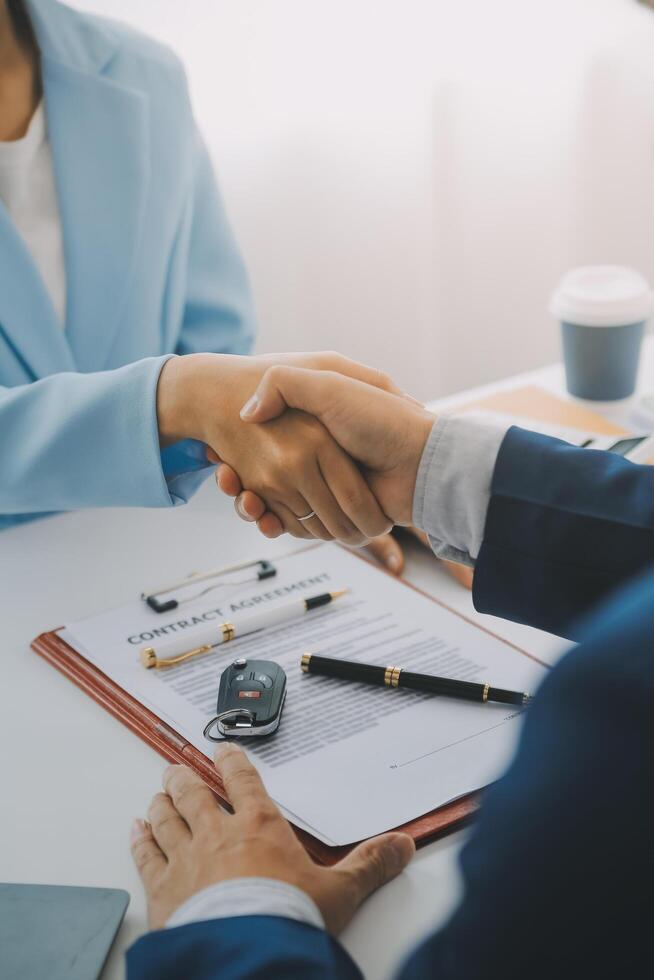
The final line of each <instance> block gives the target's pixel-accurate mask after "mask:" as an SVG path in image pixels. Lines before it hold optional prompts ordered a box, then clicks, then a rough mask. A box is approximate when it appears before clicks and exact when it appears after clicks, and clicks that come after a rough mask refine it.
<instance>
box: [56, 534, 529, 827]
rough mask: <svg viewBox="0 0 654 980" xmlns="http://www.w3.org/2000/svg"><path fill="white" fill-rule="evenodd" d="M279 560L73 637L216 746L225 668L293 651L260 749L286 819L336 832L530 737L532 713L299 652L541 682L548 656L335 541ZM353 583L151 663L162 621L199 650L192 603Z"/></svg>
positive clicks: (487, 778) (159, 709)
mask: <svg viewBox="0 0 654 980" xmlns="http://www.w3.org/2000/svg"><path fill="white" fill-rule="evenodd" d="M276 564H277V567H278V574H277V576H276V577H275V578H273V579H269V580H268V581H264V582H260V583H258V585H257V584H256V583H250V584H249V585H242V584H241V585H240V586H234V585H232V586H228V587H223V588H219V589H216V590H214V591H213V592H211V593H209V594H208V595H205V596H203V597H201V598H198V599H195V600H193V601H192V602H189V603H186V604H184V605H182V606H181V607H180V608H179V609H176V610H173V611H172V612H170V613H166V614H163V615H159V614H156V613H154V612H153V611H152V610H150V609H149V608H148V607H147V606H146V605H145V603H143V602H141V601H135V602H133V603H131V604H129V605H126V606H123V607H122V608H120V609H115V610H113V611H111V612H107V613H103V614H101V615H99V616H94V617H92V618H89V619H85V620H81V621H80V622H77V623H72V624H70V625H69V626H67V627H66V628H65V629H64V630H63V631H61V633H60V635H61V637H62V638H63V639H64V640H65V641H66V642H67V643H68V644H69V645H70V646H71V647H73V648H74V649H75V650H77V651H78V652H79V653H80V654H82V656H83V657H85V658H86V659H87V660H89V661H90V662H91V663H93V664H95V665H96V666H97V667H98V668H100V670H102V671H103V672H104V673H105V674H106V675H107V676H108V677H110V678H111V679H112V680H114V681H115V682H116V683H118V684H119V685H120V686H121V687H122V688H124V690H126V691H127V692H129V693H130V694H131V695H133V696H134V697H135V698H137V699H138V700H139V701H141V702H142V703H143V704H144V705H145V706H146V707H148V708H149V709H150V710H151V711H152V712H154V713H155V714H156V715H158V716H159V717H160V718H161V719H162V720H163V721H164V722H166V723H167V724H168V725H170V727H171V728H172V729H174V730H175V731H176V732H178V733H179V734H180V735H182V736H183V737H184V738H186V739H188V741H189V742H190V743H192V744H193V745H195V746H196V747H197V748H198V749H200V750H201V751H202V752H204V753H205V754H206V755H207V756H208V757H211V756H212V754H213V746H212V745H211V744H210V743H208V742H206V741H205V739H204V738H203V735H202V731H203V728H204V726H205V724H206V722H207V720H208V719H209V718H210V717H211V716H212V715H213V714H214V713H215V707H216V694H217V690H218V681H219V677H220V673H221V671H222V669H223V668H224V667H226V666H228V665H229V664H230V663H231V661H232V660H233V659H234V658H235V657H236V656H245V657H253V658H259V659H270V660H275V661H277V662H278V663H280V664H281V665H282V666H283V667H284V669H285V671H286V673H287V675H288V695H287V699H286V707H285V709H284V714H283V717H282V723H281V727H280V729H279V732H278V733H277V734H276V735H275V736H274V737H272V738H271V739H269V740H263V741H262V742H261V743H260V744H252V742H248V744H247V751H248V752H249V753H250V754H251V756H252V757H253V759H254V760H255V762H256V764H257V765H258V766H259V768H260V770H261V773H262V775H263V778H264V780H265V782H266V785H267V787H268V790H269V791H270V793H271V795H272V796H273V798H274V799H275V800H276V802H277V803H278V804H279V806H280V807H281V808H282V809H283V810H284V812H285V813H286V815H287V816H288V818H289V819H290V820H291V821H292V822H293V823H295V824H297V825H298V826H300V827H303V828H304V829H306V830H309V831H310V833H312V834H313V835H314V836H316V837H318V838H319V839H320V840H322V841H324V842H325V843H327V844H349V843H352V842H353V841H357V840H361V839H362V838H365V837H370V836H372V835H374V834H378V833H381V832H382V831H385V830H388V829H390V828H392V827H396V826H398V825H400V824H402V823H405V822H406V821H408V820H411V819H413V818H415V817H417V816H420V815H421V814H423V813H427V812H428V811H430V810H433V809H434V808H436V807H438V806H441V805H443V804H445V803H447V802H449V801H451V800H453V799H456V798H458V797H460V796H462V795H463V794H466V793H469V792H470V791H473V790H476V789H479V788H481V787H483V786H485V785H487V784H488V783H490V782H492V781H493V780H494V779H495V778H496V777H497V775H498V774H499V773H500V772H501V770H502V768H503V767H504V766H505V765H506V763H507V761H508V760H509V758H510V756H511V753H512V751H513V749H514V746H515V744H516V740H517V737H518V734H519V730H520V724H521V721H520V715H521V713H522V712H521V711H520V710H514V709H511V708H509V707H507V706H506V705H499V704H474V703H468V702H464V701H456V700H452V699H447V698H442V697H432V696H427V695H424V694H418V693H414V692H410V691H403V690H394V689H386V688H375V687H367V686H364V685H361V684H350V683H344V682H341V681H338V680H333V679H329V678H323V677H316V676H311V675H307V674H302V673H301V671H300V658H301V656H302V654H303V653H304V652H305V651H310V652H312V653H319V654H322V655H325V656H333V657H341V658H345V659H358V660H361V661H365V662H368V663H376V664H382V665H389V664H393V665H398V666H403V667H406V668H410V669H412V670H417V671H422V672H425V673H434V674H441V675H445V676H450V677H458V678H463V679H471V680H483V681H490V682H491V683H492V684H493V685H496V686H499V687H505V688H513V689H515V690H520V691H531V692H532V693H533V691H534V690H535V689H536V688H537V687H538V685H539V683H540V681H541V679H542V677H543V675H544V673H545V669H544V668H543V667H542V666H541V665H540V664H538V663H537V662H535V661H534V660H533V659H531V658H530V657H529V656H527V655H526V654H524V653H522V652H520V651H519V650H517V649H516V648H515V647H512V646H510V645H509V644H507V643H505V642H504V641H502V640H500V639H498V638H496V637H494V636H492V635H491V634H489V633H487V632H485V631H483V630H481V629H479V628H478V627H476V626H474V625H473V624H472V623H469V622H467V621H466V620H464V619H463V618H461V617H460V616H459V615H457V614H456V613H453V612H451V611H450V610H448V609H446V608H444V607H443V606H441V605H440V604H438V603H436V602H434V601H433V600H431V599H429V598H428V597H426V596H424V595H422V594H421V593H419V592H417V591H415V590H414V589H411V588H409V587H407V586H406V585H405V584H403V583H402V582H399V581H397V580H396V579H394V578H392V577H391V576H389V575H386V574H384V573H383V572H381V571H380V570H379V569H378V568H376V567H374V566H373V565H371V564H369V563H368V562H366V561H362V560H361V558H360V557H358V556H357V555H354V554H351V553H350V552H348V551H346V550H344V549H342V548H340V547H338V546H336V545H318V546H311V547H310V548H308V549H304V550H302V551H300V552H296V553H295V554H293V555H290V556H288V557H285V558H283V559H281V560H279V561H278V562H277V563H276ZM340 588H348V589H349V590H350V591H349V593H348V595H347V596H346V597H345V598H342V599H339V600H338V602H336V603H333V604H332V605H331V606H327V607H325V608H324V609H322V610H319V611H316V612H312V613H310V614H307V615H306V616H305V617H303V618H302V619H300V620H297V621H294V622H292V623H289V624H286V625H284V626H281V627H277V628H274V629H270V630H266V631H264V632H263V633H260V634H257V635H255V636H252V637H250V638H248V637H244V638H243V639H240V640H236V641H234V642H233V643H230V644H227V645H225V646H221V647H218V648H217V650H216V651H215V652H213V653H209V654H207V655H206V656H203V657H198V658H197V659H194V660H190V661H188V662H187V663H185V664H181V665H179V666H177V667H173V668H170V669H167V670H163V671H155V670H145V669H144V668H143V667H142V666H141V664H140V662H139V658H138V654H139V650H140V648H141V647H143V646H147V645H148V644H149V643H150V642H154V641H153V640H152V634H153V630H155V629H156V630H158V631H162V630H164V628H166V629H165V631H164V634H163V635H164V636H165V635H168V636H170V635H171V634H174V635H178V634H179V632H180V631H184V632H185V633H187V634H188V638H189V641H190V642H189V646H190V647H192V646H193V632H194V629H195V628H197V627H194V625H193V623H192V620H193V617H194V616H195V617H197V618H198V619H199V620H200V622H202V620H201V619H200V617H201V616H202V614H203V613H205V612H209V611H211V610H216V609H219V610H220V613H219V616H220V618H221V619H226V620H229V619H231V618H232V617H236V616H237V615H238V612H239V611H240V610H244V611H246V612H247V610H248V609H249V608H251V607H252V606H253V605H256V606H257V608H263V605H264V604H269V605H270V606H272V605H274V604H276V603H280V602H286V601H288V599H289V597H291V596H296V597H303V596H308V595H314V594H316V593H319V592H324V591H329V590H333V589H340ZM182 623H186V624H187V625H181V624H182ZM203 625H206V624H203ZM159 635H161V634H159Z"/></svg>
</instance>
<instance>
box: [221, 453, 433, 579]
mask: <svg viewBox="0 0 654 980" xmlns="http://www.w3.org/2000/svg"><path fill="white" fill-rule="evenodd" d="M207 456H208V457H209V461H210V462H212V463H220V462H221V461H220V460H219V459H218V458H217V456H216V455H215V453H212V452H211V450H209V451H208V453H207ZM216 483H217V484H218V487H219V489H220V490H222V492H223V493H224V494H226V495H227V496H228V497H234V498H235V499H234V509H235V510H236V513H237V514H238V516H239V517H240V518H241V520H243V521H248V522H250V523H256V524H257V527H258V528H259V530H260V531H261V532H262V533H263V534H264V535H265V536H266V537H267V538H277V537H279V536H280V535H281V534H284V528H283V526H282V523H281V521H280V520H279V519H278V518H277V517H276V516H275V515H274V514H272V513H271V512H270V511H269V510H267V509H266V505H265V503H264V502H263V500H262V499H261V497H258V496H257V495H256V494H255V493H252V491H251V490H243V485H242V484H241V480H240V477H239V475H238V473H236V471H235V470H233V469H232V467H231V466H228V465H227V464H226V463H223V464H222V465H221V466H220V468H219V469H218V470H216ZM407 531H411V532H412V533H413V534H415V536H416V538H417V539H418V541H420V543H421V544H423V545H424V546H425V547H426V548H429V549H430V550H431V547H430V544H429V541H428V539H427V535H426V534H425V533H424V531H419V530H418V528H407ZM367 547H368V551H369V552H370V553H371V554H372V555H374V557H375V558H376V559H377V561H378V562H379V563H380V564H381V565H384V566H385V567H386V568H387V569H388V570H389V571H390V572H392V573H393V575H401V574H402V572H403V571H404V550H403V548H402V545H401V543H400V541H399V540H398V538H397V536H396V535H395V534H393V533H392V532H388V533H387V534H382V535H380V536H379V537H378V538H373V539H372V540H371V541H369V542H368V545H367Z"/></svg>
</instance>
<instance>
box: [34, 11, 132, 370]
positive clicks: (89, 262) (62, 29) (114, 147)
mask: <svg viewBox="0 0 654 980" xmlns="http://www.w3.org/2000/svg"><path fill="white" fill-rule="evenodd" d="M30 12H31V15H32V20H33V23H34V27H35V31H36V35H37V39H38V42H39V47H40V50H41V65H42V74H43V87H44V92H45V107H46V116H47V120H48V133H49V137H50V141H51V146H52V154H53V159H54V168H55V177H56V182H57V190H58V195H59V210H60V213H61V220H62V229H63V239H64V252H65V259H66V277H67V301H66V333H67V335H68V342H69V344H70V346H71V348H72V351H73V356H74V358H75V362H76V364H77V367H78V369H79V370H80V371H92V370H98V369H100V368H102V367H103V366H104V365H105V363H106V359H107V356H108V354H109V351H110V348H111V346H112V344H113V342H114V339H115V334H116V331H117V329H118V327H119V325H120V319H121V313H122V311H123V308H124V306H125V301H126V296H127V292H128V290H129V288H130V285H131V281H132V276H133V274H134V269H135V260H136V256H137V252H138V248H139V242H140V238H141V232H142V227H143V221H144V217H145V203H146V198H147V185H148V174H149V165H150V161H149V138H148V123H149V119H148V112H149V107H148V99H147V96H146V95H145V94H144V93H143V92H141V91H136V90H134V89H131V88H128V87H126V86H124V85H121V84H118V83H117V82H115V81H114V80H112V79H111V78H108V77H106V76H105V75H104V74H103V71H104V70H105V69H106V68H107V67H108V65H109V64H110V63H111V60H112V58H113V56H114V54H115V52H114V48H113V43H112V40H111V39H110V38H109V37H107V38H106V41H105V42H104V43H103V40H104V39H103V36H102V35H101V34H100V35H98V33H97V31H96V32H95V36H94V37H93V43H92V44H90V43H89V38H88V36H81V35H80V33H79V27H78V26H77V24H78V22H77V21H76V20H71V18H70V16H69V12H68V11H67V10H66V8H65V7H62V6H60V5H59V4H54V3H48V2H46V3H43V2H40V3H38V4H35V3H32V4H31V5H30Z"/></svg>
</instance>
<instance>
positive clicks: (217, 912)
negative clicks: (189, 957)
mask: <svg viewBox="0 0 654 980" xmlns="http://www.w3.org/2000/svg"><path fill="white" fill-rule="evenodd" d="M238 915H277V916H281V917H283V918H286V919H295V920H296V921H297V922H306V923H307V924H308V925H311V926H315V927H316V929H324V928H325V922H324V919H323V917H322V915H321V913H320V910H319V909H318V906H317V905H316V904H315V902H314V901H313V900H312V899H311V898H309V896H308V895H307V894H306V893H305V892H303V891H301V889H299V888H296V887H295V885H289V884H288V883H287V882H285V881H275V879H274V878H232V879H231V880H230V881H221V882H220V883H219V884H217V885H210V886H209V888H204V889H203V890H202V891H200V892H196V894H195V895H192V896H191V897H190V898H189V899H187V900H186V901H185V902H184V904H183V905H180V906H179V908H178V909H175V911H174V912H173V914H172V915H171V917H170V918H169V919H168V922H167V923H166V928H167V929H173V928H175V926H185V925H188V924H189V923H190V922H201V921H204V920H206V919H227V918H230V917H233V916H238Z"/></svg>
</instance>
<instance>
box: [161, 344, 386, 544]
mask: <svg viewBox="0 0 654 980" xmlns="http://www.w3.org/2000/svg"><path fill="white" fill-rule="evenodd" d="M282 361H283V362H285V363H287V364H289V363H292V364H297V365H301V366H303V367H306V368H312V369H316V370H317V371H318V372H320V371H322V370H336V371H339V372H343V373H344V374H349V375H351V376H353V377H358V378H362V379H364V380H365V381H366V382H370V383H371V384H373V385H382V386H384V387H386V388H388V389H389V390H394V388H393V385H392V382H391V381H390V380H389V379H387V378H386V377H385V376H384V375H382V374H381V373H380V372H379V371H376V370H375V369H374V368H368V367H365V366H364V365H362V364H357V363H356V362H354V361H350V360H348V359H347V358H345V357H342V356H341V355H339V354H332V353H320V354H284V355H270V356H267V357H237V356H234V355H224V354H195V355H188V356H186V357H178V358H173V359H171V360H170V361H168V362H167V363H166V364H165V365H164V367H163V370H162V372H161V376H160V379H159V386H158V390H157V418H158V422H159V432H160V438H161V442H162V444H163V445H166V444H169V443H171V442H175V441H178V440H180V439H183V438H194V439H198V440H200V441H201V442H204V443H205V444H206V445H207V446H208V447H209V453H208V455H209V458H210V459H211V460H216V461H217V460H218V459H220V460H222V461H223V462H225V463H226V464H228V465H230V466H232V467H233V468H234V469H235V470H237V471H238V473H239V475H240V476H241V478H242V479H243V481H244V483H245V485H247V486H248V487H249V488H250V489H251V490H252V491H254V492H255V493H256V494H257V495H258V496H259V497H260V498H261V499H262V500H263V501H264V502H265V504H266V507H267V509H268V511H269V512H270V513H271V515H273V514H274V515H275V519H276V520H277V519H278V520H279V521H280V522H281V524H283V526H284V528H285V529H286V530H287V531H289V532H290V533H291V534H293V535H295V536H296V537H303V538H322V539H323V540H331V539H332V538H337V539H338V540H340V541H344V542H346V543H348V544H353V545H358V544H362V543H363V542H364V541H365V540H366V539H368V538H371V537H375V536H377V535H379V534H381V533H383V532H384V531H386V530H388V529H389V527H390V525H391V522H390V521H389V520H388V518H387V516H386V515H385V514H384V513H383V511H382V509H381V508H380V507H379V505H378V503H377V501H376V500H375V497H374V495H373V493H372V492H371V491H370V489H369V488H368V486H367V484H366V482H365V480H364V479H363V477H362V475H361V473H360V472H359V469H358V468H357V466H356V465H355V464H354V463H353V462H352V460H351V459H350V458H349V457H348V455H347V454H346V453H345V452H344V451H343V450H342V449H341V448H340V447H339V446H338V444H337V443H336V442H335V440H334V439H333V438H332V437H331V436H330V435H329V434H328V432H327V431H326V429H325V427H324V426H323V425H322V424H321V423H320V422H319V421H318V420H317V419H316V418H314V417H312V416H310V415H308V414H306V413H304V412H300V411H291V412H288V413H285V414H284V416H283V417H282V418H279V419H276V420H274V421H272V422H271V424H270V425H267V426H265V428H264V427H263V426H250V425H247V424H246V423H245V422H244V421H243V420H242V419H241V418H240V416H239V411H240V409H241V407H242V406H243V403H244V402H245V401H246V400H247V399H248V398H249V397H250V396H251V395H252V393H253V391H254V390H255V388H256V387H257V385H258V384H259V382H260V381H261V379H262V377H263V376H264V375H265V372H266V371H267V370H268V368H269V367H270V366H271V365H273V364H279V363H280V362H282ZM313 513H315V516H311V517H310V518H309V520H299V518H305V517H306V515H309V514H313Z"/></svg>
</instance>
